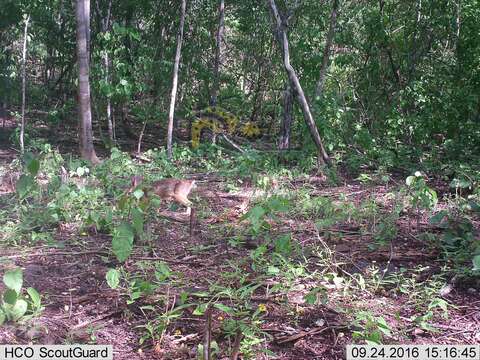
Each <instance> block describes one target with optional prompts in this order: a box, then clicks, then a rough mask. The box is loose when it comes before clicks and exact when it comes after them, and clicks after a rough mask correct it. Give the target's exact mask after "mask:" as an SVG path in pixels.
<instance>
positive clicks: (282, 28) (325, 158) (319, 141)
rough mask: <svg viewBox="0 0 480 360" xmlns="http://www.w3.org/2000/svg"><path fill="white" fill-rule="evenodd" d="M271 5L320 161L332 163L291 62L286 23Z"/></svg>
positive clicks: (285, 60)
mask: <svg viewBox="0 0 480 360" xmlns="http://www.w3.org/2000/svg"><path fill="white" fill-rule="evenodd" d="M267 1H268V3H269V6H270V10H271V12H272V16H273V19H274V21H275V25H276V26H275V34H276V37H277V40H278V42H279V45H280V46H281V48H282V53H283V54H282V55H283V65H284V67H285V71H286V72H287V75H288V79H289V81H290V85H291V86H292V88H293V91H294V92H295V94H296V97H297V101H298V103H299V105H300V108H301V109H302V113H303V118H304V120H305V122H306V124H307V126H308V129H309V130H310V135H311V136H312V139H313V141H314V143H315V146H316V147H317V150H318V161H319V162H320V163H327V164H331V160H330V157H329V156H328V154H327V152H326V151H325V148H324V146H323V142H322V138H321V137H320V134H319V133H318V129H317V125H316V124H315V121H314V120H313V116H312V112H311V111H310V106H309V105H308V102H307V99H306V97H305V93H304V92H303V88H302V85H301V84H300V80H299V79H298V76H297V74H296V72H295V69H294V68H293V66H292V65H291V64H290V52H289V49H288V38H287V32H286V30H285V24H284V23H283V22H282V19H281V17H280V14H279V12H278V9H277V5H276V4H275V0H267Z"/></svg>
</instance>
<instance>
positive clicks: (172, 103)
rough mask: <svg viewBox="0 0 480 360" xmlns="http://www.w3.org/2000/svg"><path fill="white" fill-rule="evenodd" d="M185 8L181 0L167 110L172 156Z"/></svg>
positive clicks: (168, 136)
mask: <svg viewBox="0 0 480 360" xmlns="http://www.w3.org/2000/svg"><path fill="white" fill-rule="evenodd" d="M186 8H187V0H182V11H181V14H180V25H179V26H178V34H177V51H176V52H175V64H174V66H173V80H172V94H171V95H170V109H169V112H168V129H167V156H168V158H169V159H171V158H172V155H173V149H172V140H173V114H174V112H175V99H176V97H177V87H178V68H179V66H180V55H181V51H182V41H183V26H184V24H185V12H186Z"/></svg>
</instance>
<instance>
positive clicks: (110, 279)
mask: <svg viewBox="0 0 480 360" xmlns="http://www.w3.org/2000/svg"><path fill="white" fill-rule="evenodd" d="M105 278H106V279H107V284H108V286H110V288H112V289H116V288H117V286H118V284H119V283H120V272H119V271H118V270H116V269H110V270H108V271H107V274H106V275H105Z"/></svg>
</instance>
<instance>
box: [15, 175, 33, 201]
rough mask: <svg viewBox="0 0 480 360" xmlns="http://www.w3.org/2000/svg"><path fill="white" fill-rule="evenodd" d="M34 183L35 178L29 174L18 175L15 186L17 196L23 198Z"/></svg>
mask: <svg viewBox="0 0 480 360" xmlns="http://www.w3.org/2000/svg"><path fill="white" fill-rule="evenodd" d="M34 185H35V180H34V179H33V178H32V177H31V176H29V175H25V174H23V175H22V176H20V178H19V179H18V181H17V184H16V186H15V188H16V190H17V194H18V197H19V198H20V199H24V198H25V197H26V196H27V195H28V193H29V192H30V191H31V190H32V188H33V186H34Z"/></svg>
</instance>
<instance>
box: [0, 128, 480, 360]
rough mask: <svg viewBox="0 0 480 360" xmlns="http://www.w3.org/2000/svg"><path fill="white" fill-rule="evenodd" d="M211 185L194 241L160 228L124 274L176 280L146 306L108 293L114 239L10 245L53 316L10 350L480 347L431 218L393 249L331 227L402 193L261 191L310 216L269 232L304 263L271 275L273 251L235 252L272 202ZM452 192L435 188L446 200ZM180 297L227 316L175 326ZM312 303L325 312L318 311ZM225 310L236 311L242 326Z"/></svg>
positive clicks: (411, 226) (29, 327) (7, 256)
mask: <svg viewBox="0 0 480 360" xmlns="http://www.w3.org/2000/svg"><path fill="white" fill-rule="evenodd" d="M6 139H8V133H7V131H5V130H4V129H0V162H1V164H0V165H4V166H6V165H7V164H8V163H9V162H10V161H12V160H13V159H15V158H16V157H17V155H18V154H17V153H16V152H15V151H14V150H12V146H11V145H10V144H9V143H8V141H5V140H6ZM214 175H215V174H209V175H205V174H204V173H202V174H191V176H194V177H196V178H201V181H200V184H199V188H198V191H197V196H196V197H197V202H198V203H199V206H198V208H197V214H198V219H197V224H196V228H195V234H194V236H192V237H191V236H190V235H189V228H188V224H185V223H179V222H175V221H171V220H168V219H165V218H164V217H160V216H158V217H156V220H155V221H154V222H152V223H151V224H150V225H149V226H150V231H151V234H152V236H151V238H150V240H149V241H148V242H146V243H141V244H138V245H136V246H135V249H134V251H133V254H132V255H131V256H130V257H129V258H128V260H127V261H126V262H125V263H124V264H123V268H124V270H125V272H127V273H129V274H136V275H131V276H132V278H131V279H130V280H131V281H132V279H135V278H136V279H140V278H148V277H149V275H151V274H152V272H156V271H160V270H161V269H160V270H158V269H159V268H158V264H159V263H160V264H166V265H167V266H168V269H169V270H168V271H167V273H168V276H169V277H170V279H172V280H171V281H162V282H159V283H158V284H157V285H156V287H155V289H154V291H151V292H148V291H144V292H142V293H141V296H140V297H139V298H135V294H134V291H132V290H131V289H130V290H128V289H125V288H124V289H123V291H120V290H118V289H117V290H112V289H111V288H109V286H108V285H107V283H106V281H105V274H106V272H107V271H108V269H109V268H113V267H116V266H118V265H119V264H118V262H117V261H116V260H115V259H114V257H113V256H112V255H111V251H110V249H111V236H110V235H108V234H102V233H101V232H97V231H95V229H91V228H89V229H87V230H85V231H80V230H79V224H76V223H75V222H71V223H62V224H60V225H59V226H58V228H57V229H55V232H54V238H53V241H52V242H51V244H48V243H41V242H40V243H21V244H12V243H0V253H1V256H0V269H1V272H3V271H4V270H6V269H8V268H12V267H13V266H18V267H21V268H22V269H23V272H24V282H25V285H26V286H32V287H34V288H35V289H37V290H38V292H39V293H40V294H41V295H42V299H43V302H44V304H45V310H44V311H43V313H42V314H41V315H40V316H38V317H36V318H34V319H32V320H30V321H28V322H25V323H24V324H11V323H9V324H7V325H4V326H2V327H0V344H25V343H29V342H33V343H36V344H65V343H91V344H112V345H113V347H114V359H151V358H161V359H190V358H195V357H196V351H197V350H196V348H197V345H198V344H201V343H202V342H203V338H204V333H205V331H206V329H209V330H210V331H211V334H212V339H213V340H215V341H216V342H217V344H218V346H219V349H220V352H219V354H220V356H219V358H224V359H227V358H231V355H230V354H231V353H232V352H235V350H236V348H237V346H236V344H235V340H236V339H237V337H238V336H239V333H235V332H233V333H230V337H228V336H226V334H228V331H227V330H225V322H226V320H227V319H228V318H233V317H235V318H236V319H237V320H238V319H242V320H244V322H245V324H247V325H248V326H246V327H245V328H242V330H243V334H241V335H243V336H244V339H247V338H248V339H249V340H250V341H251V343H248V342H244V343H242V344H243V345H242V349H241V352H242V353H243V356H242V355H240V357H239V358H246V357H249V358H253V359H343V358H345V346H346V344H350V343H362V339H365V338H368V337H369V336H373V337H375V336H377V335H378V334H377V333H379V334H380V335H379V336H381V337H383V342H384V343H389V344H478V343H479V342H480V297H479V293H480V284H479V281H478V280H476V281H475V280H471V279H470V280H468V279H463V278H461V280H458V279H456V278H454V279H452V277H453V275H451V273H450V272H448V271H446V268H447V267H448V264H446V263H445V262H443V261H440V254H439V250H438V248H436V247H435V246H432V243H431V242H429V241H427V240H425V239H424V238H423V237H422V236H421V234H424V233H427V232H428V233H429V234H433V236H440V235H439V233H440V230H439V229H438V228H435V227H433V226H432V225H430V224H429V222H428V217H426V216H420V217H419V216H417V214H415V213H412V212H405V213H401V214H400V216H399V217H398V218H397V219H395V224H394V225H395V228H396V229H397V230H396V233H395V236H394V238H393V239H392V240H391V241H389V242H387V243H385V244H382V243H380V244H379V243H378V241H376V240H375V239H374V236H373V234H374V233H375V231H376V229H375V228H372V226H371V223H369V224H370V225H368V226H366V225H365V224H366V220H365V218H355V215H352V219H349V216H342V221H335V219H338V217H337V215H336V214H337V213H338V212H343V213H348V212H349V211H350V212H351V213H352V214H353V213H354V210H355V209H359V208H365V204H366V203H371V204H372V206H373V204H375V206H377V207H378V209H380V211H379V212H375V214H374V215H372V216H377V215H378V214H383V215H382V216H388V214H389V213H390V212H391V211H392V206H393V205H392V202H393V200H392V197H391V196H390V193H391V191H392V188H394V187H395V186H396V184H395V182H393V184H392V185H390V187H388V186H386V185H378V184H362V183H361V182H359V181H358V180H354V179H346V180H343V183H342V184H341V185H340V186H339V185H328V184H327V183H326V182H325V181H324V180H323V179H321V178H319V177H317V176H314V175H312V176H308V177H304V178H299V179H296V180H295V181H292V180H287V179H281V178H280V179H278V182H277V183H274V184H272V185H271V186H270V187H269V188H268V189H264V191H267V192H269V193H274V192H275V189H276V188H277V187H278V188H282V189H283V190H284V191H287V192H288V193H290V194H298V198H297V199H298V202H297V203H296V205H297V206H301V205H304V206H303V208H302V210H301V211H300V210H299V211H296V212H291V211H289V212H287V213H281V214H278V216H275V217H271V218H268V219H267V220H266V222H267V223H268V224H269V225H270V226H271V228H270V230H269V235H270V236H271V238H274V237H275V236H282V234H287V233H288V234H291V239H292V240H293V243H294V246H293V248H294V249H293V250H290V251H291V252H293V253H294V254H296V255H295V256H293V257H294V258H295V261H290V262H286V261H285V262H283V264H284V267H282V266H281V265H279V264H280V263H282V262H281V261H280V263H275V265H272V263H267V264H266V265H265V263H266V262H265V261H263V260H261V259H259V258H260V257H261V256H260V255H262V256H264V257H267V255H266V254H269V253H271V252H273V250H274V249H273V247H274V246H273V245H269V246H267V247H266V248H265V251H266V254H263V253H262V254H259V252H258V251H257V252H255V249H258V245H261V242H262V239H263V237H258V238H255V237H253V236H246V237H243V238H242V239H243V240H245V239H246V240H245V241H239V242H238V243H235V242H234V243H232V239H235V236H233V235H232V234H237V233H236V229H243V230H244V229H245V228H246V227H247V226H249V225H248V224H246V223H245V220H244V219H243V218H242V215H244V214H245V213H246V212H247V211H248V210H249V209H251V208H252V206H253V205H254V204H255V201H256V200H255V199H256V198H258V196H259V194H261V192H262V191H261V190H259V189H257V188H255V187H254V186H253V185H252V183H251V182H248V181H246V182H244V183H243V184H242V185H239V186H238V187H237V188H236V191H234V192H229V191H228V189H226V188H225V187H224V185H223V182H222V181H221V178H220V177H218V176H214ZM219 179H220V180H219ZM400 182H404V180H402V179H398V181H397V184H399V183H400ZM443 185H444V184H437V185H436V186H438V189H437V190H439V191H438V192H439V193H441V192H442V191H443V190H441V188H442V186H443ZM5 189H6V190H5ZM12 190H13V189H10V190H8V186H4V191H3V193H2V194H0V208H1V209H3V210H4V211H5V209H10V208H9V206H11V205H10V204H11V202H12V199H13V198H14V193H12V192H11V191H12ZM439 197H440V196H439ZM302 199H303V200H302ZM305 199H306V200H305ZM315 199H322V201H326V200H328V201H329V204H333V205H332V206H333V207H331V211H330V212H329V213H328V216H330V218H331V219H332V221H331V222H329V223H323V225H322V226H321V227H320V226H319V225H318V219H319V218H320V219H321V218H322V217H324V216H327V215H326V213H325V211H324V212H323V213H322V211H319V210H318V209H319V207H318V206H317V207H315V206H316V205H315V204H317V205H318V203H315ZM312 204H313V205H312ZM322 204H323V203H322ZM438 206H439V207H441V206H442V202H440V203H439V205H438ZM373 224H374V225H373V226H380V225H379V223H376V222H375V221H373ZM375 224H376V225H375ZM475 225H476V226H477V229H478V222H477V223H475ZM242 234H243V233H242ZM237 235H238V234H237ZM477 236H478V234H477ZM263 265H265V267H262V266H263ZM162 271H164V272H165V270H162ZM279 272H280V273H281V274H279ZM142 276H143V277H142ZM2 285H3V284H2ZM315 289H317V290H318V291H317V292H315V291H316V290H315ZM2 290H3V289H2V287H1V286H0V291H2ZM314 290H315V291H314ZM312 291H313V292H312ZM182 293H188V294H190V295H189V296H190V297H189V299H190V300H189V301H190V302H195V301H197V304H200V303H201V301H202V299H208V300H210V301H211V302H212V304H213V303H221V304H222V306H223V307H221V306H220V307H212V308H211V309H212V310H211V311H210V310H207V311H200V312H197V313H196V312H195V311H194V310H195V307H185V308H184V309H183V311H181V312H178V313H175V312H173V311H172V310H173V309H174V307H175V306H177V304H181V302H180V299H181V298H182V296H183V295H182ZM309 294H314V296H315V297H317V296H318V298H319V299H321V300H324V301H320V302H319V303H315V304H312V303H309V302H308V300H306V299H308V295H309ZM192 299H193V300H192ZM195 299H196V300H195ZM314 302H315V301H314ZM158 304H161V306H160V305H158ZM242 304H243V305H242ZM150 306H155V309H154V310H153V311H151V308H150ZM242 306H244V308H242ZM227 307H228V309H233V308H235V309H240V310H236V312H235V314H234V315H232V314H231V313H230V311H229V310H228V309H226V308H227ZM197 309H198V307H197ZM252 309H253V311H252ZM255 309H258V311H255ZM209 314H210V316H209ZM177 315H178V316H177ZM209 317H211V327H210V328H209V327H207V326H206V324H207V323H208V321H207V318H209ZM384 323H385V324H386V326H384V325H383V324H384ZM148 326H153V329H152V330H151V331H153V333H154V338H156V339H157V340H156V341H154V342H152V340H151V338H147V339H146V341H145V342H144V343H143V345H140V339H141V337H142V336H145V334H148V333H149V329H148ZM257 340H258V342H259V343H260V344H261V345H260V346H258V345H255V341H257ZM262 349H263V350H262ZM250 351H251V352H250ZM249 352H250V353H249Z"/></svg>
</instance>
